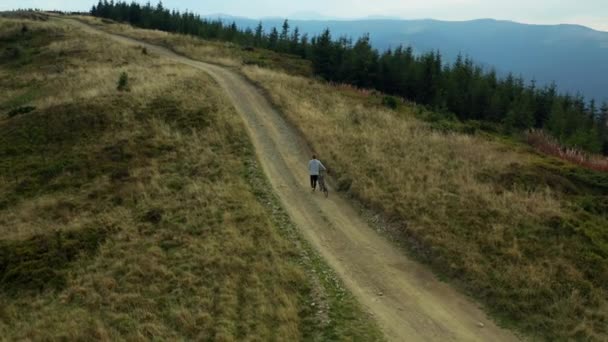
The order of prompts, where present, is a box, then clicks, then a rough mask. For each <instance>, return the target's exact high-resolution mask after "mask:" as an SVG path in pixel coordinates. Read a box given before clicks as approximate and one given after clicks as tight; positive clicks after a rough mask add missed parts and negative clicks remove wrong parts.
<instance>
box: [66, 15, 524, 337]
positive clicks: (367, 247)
mask: <svg viewBox="0 0 608 342" xmlns="http://www.w3.org/2000/svg"><path fill="white" fill-rule="evenodd" d="M70 22H71V23H72V24H74V25H79V26H80V27H81V28H82V29H84V30H86V31H89V32H92V33H97V34H103V35H106V36H108V37H111V38H112V39H114V40H116V41H117V42H119V43H122V44H132V45H133V44H134V45H138V46H145V47H146V48H147V49H148V51H149V53H152V54H158V55H161V56H163V57H166V58H170V59H172V60H174V61H176V62H180V63H183V64H187V65H189V66H192V67H194V68H198V69H201V70H204V71H205V72H207V73H209V74H210V75H211V76H212V77H213V78H214V79H215V80H216V81H217V82H218V83H219V84H220V85H221V86H222V88H223V89H224V90H225V91H226V93H227V94H228V96H229V98H230V99H231V100H232V102H233V103H234V106H235V107H236V109H237V110H238V112H239V113H240V114H241V116H242V117H243V120H244V122H245V124H246V126H247V129H248V132H249V134H250V136H251V140H252V141H253V144H254V146H255V149H256V153H257V156H258V158H259V161H260V163H261V165H262V167H263V169H264V172H265V173H266V175H267V176H268V178H269V179H270V181H271V183H272V186H273V188H274V191H275V192H276V193H277V194H278V196H279V198H280V199H281V202H282V204H283V206H284V207H285V209H286V210H287V212H288V213H289V215H290V216H291V219H292V220H293V221H294V223H295V224H296V225H297V226H298V227H299V229H300V230H301V231H302V234H303V235H304V236H305V237H306V238H307V239H308V240H309V241H310V243H311V244H312V245H313V246H314V247H315V248H316V249H317V251H318V252H319V253H320V254H321V255H322V256H323V257H324V258H325V260H326V261H327V262H328V263H329V265H330V266H331V267H332V268H333V269H334V270H335V271H336V273H337V274H338V275H339V276H340V278H341V279H342V280H343V282H344V283H345V285H346V286H347V287H348V289H349V290H350V291H351V292H352V293H353V294H354V295H355V296H356V297H357V299H358V300H359V302H360V303H361V304H363V305H364V307H366V308H367V309H368V310H369V312H371V313H372V314H373V316H374V317H375V318H376V320H377V321H378V322H379V324H380V326H381V328H382V329H383V331H384V333H385V335H386V337H387V339H389V340H393V341H511V340H516V338H515V336H514V335H513V334H511V333H510V332H508V331H505V330H503V329H500V328H498V327H497V326H496V325H495V324H494V323H493V322H492V321H490V320H488V318H487V317H486V315H485V314H484V313H483V312H482V311H481V310H480V309H479V308H478V306H477V305H476V304H475V303H474V302H472V301H471V300H469V299H468V298H467V297H465V296H463V295H461V294H460V293H458V292H456V291H455V290H453V289H451V288H450V287H449V286H447V285H446V284H444V283H441V282H439V281H438V280H437V279H436V277H435V276H434V275H433V274H432V273H431V272H430V271H429V270H427V269H426V268H425V267H424V266H422V265H420V264H418V263H416V262H414V261H412V260H410V259H409V258H408V257H407V256H406V255H404V253H403V252H402V251H400V250H399V249H398V248H396V247H395V246H393V245H392V244H391V243H389V242H388V241H386V240H385V239H384V238H383V237H381V236H380V235H378V233H376V232H375V231H374V230H373V229H372V228H371V227H369V226H368V225H367V223H366V222H365V221H364V220H363V219H362V218H361V217H360V216H359V215H358V213H357V211H356V210H355V209H354V208H353V206H352V205H351V204H350V203H349V202H348V201H347V200H345V199H343V198H341V197H340V196H337V195H336V194H335V193H333V194H332V195H331V196H330V197H329V199H325V197H324V196H322V195H321V194H320V193H311V191H310V189H309V185H308V174H307V170H306V165H307V162H308V160H309V157H310V151H309V150H308V148H307V146H306V144H305V143H304V141H303V140H302V139H301V137H299V136H298V134H297V133H296V132H295V130H294V129H293V128H292V127H290V125H288V124H287V123H286V122H285V120H284V119H283V118H282V116H281V114H280V113H279V112H278V111H277V110H276V109H275V108H273V106H272V105H271V104H270V103H269V102H268V100H267V99H266V98H265V97H264V96H263V95H262V94H261V93H260V92H259V90H258V89H256V88H255V86H253V85H252V84H251V83H250V82H248V81H247V80H246V79H245V78H243V77H242V76H240V75H239V74H237V73H236V72H234V71H231V70H229V69H225V68H222V67H219V66H215V65H210V64H206V63H203V62H198V61H194V60H191V59H188V58H185V57H182V56H179V55H177V54H175V53H173V52H171V51H169V50H167V49H164V48H161V47H158V46H153V45H150V44H147V43H144V42H140V41H136V40H133V39H129V38H125V37H121V36H116V35H111V34H108V33H104V32H101V31H98V30H96V29H94V28H92V27H89V26H87V25H85V24H83V23H80V22H77V21H73V20H70Z"/></svg>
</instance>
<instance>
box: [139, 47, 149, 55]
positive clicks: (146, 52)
mask: <svg viewBox="0 0 608 342" xmlns="http://www.w3.org/2000/svg"><path fill="white" fill-rule="evenodd" d="M141 53H142V54H144V55H147V54H148V48H146V47H145V46H144V47H142V48H141Z"/></svg>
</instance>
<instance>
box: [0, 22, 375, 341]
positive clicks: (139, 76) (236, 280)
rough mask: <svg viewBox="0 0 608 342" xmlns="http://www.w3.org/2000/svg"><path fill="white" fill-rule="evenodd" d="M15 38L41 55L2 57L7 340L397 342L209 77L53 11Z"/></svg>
mask: <svg viewBox="0 0 608 342" xmlns="http://www.w3.org/2000/svg"><path fill="white" fill-rule="evenodd" d="M23 23H26V24H27V25H28V27H29V31H28V32H30V34H31V35H32V39H29V38H25V37H23V38H18V37H20V36H19V35H20V28H21V26H22V24H23ZM11 35H13V36H12V37H13V38H11V39H13V40H12V43H11V44H16V45H19V44H23V46H26V45H27V46H29V47H28V48H32V49H37V50H38V53H36V54H34V55H32V58H31V59H30V60H28V62H27V63H13V62H10V63H2V64H0V74H2V75H3V76H5V77H3V78H2V81H1V82H0V91H1V92H2V94H3V95H2V98H1V99H0V100H1V101H2V102H1V103H2V104H3V107H2V108H3V110H4V112H2V113H0V131H2V132H3V135H2V136H1V137H0V193H2V197H1V199H0V236H1V237H0V302H2V306H0V336H2V338H5V339H9V340H20V339H31V340H40V339H52V340H61V339H66V340H91V339H102V340H121V339H127V340H134V339H160V340H166V339H168V340H193V339H197V340H222V341H236V340H243V339H254V340H329V339H331V340H381V339H382V336H381V334H380V332H379V330H378V328H377V327H376V325H375V324H374V322H373V321H372V320H371V319H370V317H368V315H367V314H366V313H364V311H363V310H362V308H361V307H359V305H358V304H357V303H356V302H355V300H354V299H353V298H352V296H351V295H350V294H348V293H347V292H346V291H345V290H344V289H343V288H342V285H341V284H340V283H339V281H337V280H336V279H335V276H334V275H333V274H332V273H331V272H330V271H329V269H328V268H327V266H326V265H325V264H324V263H323V261H322V260H321V259H320V258H319V256H317V255H316V254H315V253H314V252H313V251H312V249H311V248H310V247H309V246H307V245H306V244H305V243H304V242H303V241H302V239H301V238H300V236H299V235H298V233H297V231H296V229H295V228H294V227H293V226H292V224H291V223H290V221H289V219H288V217H287V215H286V214H285V213H284V211H282V209H281V208H280V206H279V204H278V202H277V200H276V198H274V197H273V194H272V193H271V192H270V190H269V186H268V183H267V180H266V179H265V178H264V176H263V174H262V173H261V171H260V169H259V168H258V167H257V166H256V160H255V157H254V153H253V147H252V146H251V144H250V142H249V140H248V138H247V135H246V131H245V128H244V127H243V124H242V122H241V120H240V119H239V116H238V115H237V114H236V112H235V111H234V109H233V108H232V106H231V105H230V103H229V102H228V100H227V99H226V98H225V97H224V95H223V94H222V92H221V90H220V88H219V86H217V85H216V84H215V83H214V82H213V81H212V79H211V78H210V77H209V76H207V75H205V74H203V73H201V72H194V71H193V70H192V69H190V68H188V67H185V66H183V67H182V66H176V65H174V64H172V63H169V62H166V61H163V60H161V59H158V58H155V57H151V56H148V55H144V54H142V53H141V51H140V50H139V49H131V48H126V49H125V48H124V47H122V46H116V45H115V44H114V43H112V42H110V41H106V40H104V39H100V38H99V37H96V38H95V39H91V37H90V36H87V35H85V34H84V33H81V32H78V31H75V30H73V29H71V28H70V27H69V26H66V25H65V24H60V23H55V22H53V21H49V22H34V21H31V20H28V19H17V20H15V19H2V18H0V37H8V36H11ZM14 35H18V36H16V37H17V38H16V37H15V36H14ZM43 38H44V39H43ZM28 44H29V45H28ZM122 72H126V73H128V75H129V88H130V91H128V92H125V91H118V90H117V89H116V85H117V81H118V79H119V77H120V74H121V73H122ZM43 79H44V80H45V81H44V82H40V80H43ZM7 80H10V81H7ZM37 84H38V85H41V87H40V88H36V87H35V85H37ZM28 85H29V86H28ZM30 86H31V87H34V88H35V89H43V90H35V91H32V92H33V93H35V94H34V95H28V96H24V95H23V94H25V93H27V92H29V91H30V90H29V87H30ZM34 88H32V89H34ZM25 107H31V108H30V109H27V110H20V111H19V113H17V114H15V115H9V112H10V110H9V109H10V108H12V109H11V110H14V109H15V108H17V109H19V108H25ZM32 108H33V109H32ZM269 203H270V207H269ZM313 303H314V304H315V305H313Z"/></svg>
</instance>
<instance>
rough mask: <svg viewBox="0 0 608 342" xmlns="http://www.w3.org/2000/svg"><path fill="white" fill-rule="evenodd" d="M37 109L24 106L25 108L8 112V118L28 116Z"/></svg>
mask: <svg viewBox="0 0 608 342" xmlns="http://www.w3.org/2000/svg"><path fill="white" fill-rule="evenodd" d="M35 109H36V107H34V106H23V107H18V108H15V109H13V110H11V111H10V112H8V117H9V118H12V117H14V116H17V115H19V114H27V113H29V112H32V111H34V110H35Z"/></svg>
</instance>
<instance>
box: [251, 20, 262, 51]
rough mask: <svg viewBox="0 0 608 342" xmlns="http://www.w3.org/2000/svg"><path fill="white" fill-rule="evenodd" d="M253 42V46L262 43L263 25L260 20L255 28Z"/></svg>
mask: <svg viewBox="0 0 608 342" xmlns="http://www.w3.org/2000/svg"><path fill="white" fill-rule="evenodd" d="M253 42H254V43H253V44H254V46H255V47H261V46H263V43H264V27H263V26H262V22H261V21H260V22H259V23H258V26H256V28H255V39H254V40H253Z"/></svg>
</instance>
